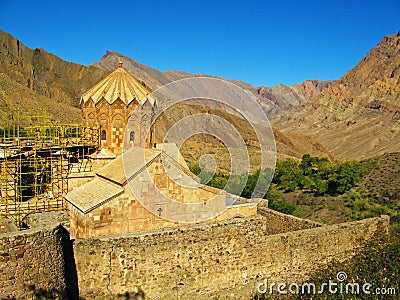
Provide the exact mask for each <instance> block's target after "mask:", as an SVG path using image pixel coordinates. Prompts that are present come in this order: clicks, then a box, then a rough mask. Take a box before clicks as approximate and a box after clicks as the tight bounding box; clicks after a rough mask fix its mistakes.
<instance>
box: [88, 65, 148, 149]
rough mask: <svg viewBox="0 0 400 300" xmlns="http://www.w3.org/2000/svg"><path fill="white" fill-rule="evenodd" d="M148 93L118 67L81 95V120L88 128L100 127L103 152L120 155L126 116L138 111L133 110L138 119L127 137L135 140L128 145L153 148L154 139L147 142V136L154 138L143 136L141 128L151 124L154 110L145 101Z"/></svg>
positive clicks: (126, 120) (126, 121) (127, 118)
mask: <svg viewBox="0 0 400 300" xmlns="http://www.w3.org/2000/svg"><path fill="white" fill-rule="evenodd" d="M149 93H150V92H149V91H148V90H147V89H146V88H145V87H144V86H142V85H141V84H140V83H139V82H138V81H136V80H135V79H134V78H133V77H132V76H131V75H130V74H129V73H128V72H126V71H125V70H124V69H123V68H122V65H120V66H119V67H118V68H117V69H116V70H115V71H114V72H112V73H111V74H110V75H108V76H107V77H106V78H104V79H103V80H102V81H100V82H99V83H98V84H96V85H95V86H94V87H92V88H91V89H90V90H88V91H87V92H86V93H84V94H83V95H82V97H81V107H82V120H83V122H84V123H85V124H86V125H88V126H98V127H99V128H100V140H101V142H100V145H101V148H102V149H106V150H110V151H112V152H113V153H115V154H121V153H122V149H123V146H124V144H123V141H124V133H125V129H126V126H127V123H128V120H129V117H130V116H131V115H132V113H133V112H134V111H135V110H136V109H137V108H140V110H137V111H136V114H137V118H136V119H135V120H134V121H133V122H134V123H133V124H132V125H133V126H132V125H131V124H130V128H133V129H132V133H129V134H131V137H134V139H132V141H131V144H132V145H135V146H142V145H145V146H147V147H151V146H152V144H153V138H152V139H151V140H150V136H154V135H151V134H150V133H149V134H143V129H142V128H143V127H144V126H145V125H146V124H145V123H146V122H149V121H150V119H151V116H152V111H153V105H148V104H149V101H146V96H147V95H148V94H149ZM131 122H132V121H131ZM151 131H154V129H153V128H152V130H151ZM127 138H128V139H129V137H127Z"/></svg>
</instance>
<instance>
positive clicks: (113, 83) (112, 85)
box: [81, 64, 150, 104]
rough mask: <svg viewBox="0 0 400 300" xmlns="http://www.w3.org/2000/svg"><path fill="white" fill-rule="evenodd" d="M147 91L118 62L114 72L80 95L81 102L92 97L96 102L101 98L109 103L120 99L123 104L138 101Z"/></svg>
mask: <svg viewBox="0 0 400 300" xmlns="http://www.w3.org/2000/svg"><path fill="white" fill-rule="evenodd" d="M149 93H150V92H149V91H148V90H147V89H146V88H145V87H144V86H142V85H141V84H140V83H139V82H138V81H136V80H135V79H134V78H133V77H132V76H131V75H130V74H129V73H128V72H127V71H125V70H124V68H122V64H120V66H119V67H118V68H117V69H116V70H115V71H114V72H112V73H111V74H110V75H108V76H107V77H106V78H104V79H103V80H102V81H100V82H99V83H98V84H96V85H95V86H93V87H92V88H91V89H90V90H89V91H87V92H86V93H84V94H83V95H82V97H81V103H85V102H86V101H89V100H90V99H92V100H93V102H94V103H95V104H96V103H97V102H99V101H100V100H101V99H103V98H104V99H105V100H106V101H107V102H108V103H110V104H113V103H114V102H115V101H116V100H118V99H121V100H122V102H124V103H125V104H129V103H130V102H132V101H133V100H134V99H136V100H137V101H138V102H139V103H140V102H141V101H142V100H143V99H144V98H145V97H146V96H147V95H148V94H149Z"/></svg>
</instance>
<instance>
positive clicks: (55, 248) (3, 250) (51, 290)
mask: <svg viewBox="0 0 400 300" xmlns="http://www.w3.org/2000/svg"><path fill="white" fill-rule="evenodd" d="M38 223H40V224H41V225H38V226H37V227H35V228H33V229H29V230H24V231H18V232H12V233H4V234H0V299H11V298H12V297H15V298H16V299H37V298H40V297H43V296H48V297H50V298H51V297H59V299H61V298H64V297H65V295H66V291H65V289H66V284H65V280H64V274H65V272H64V271H65V269H64V258H63V250H62V244H61V237H60V234H61V230H62V228H61V226H60V225H59V224H60V223H59V222H56V221H55V220H52V219H51V220H50V219H49V220H46V214H43V217H41V218H40V220H39V221H38ZM46 299H47V298H46ZM51 299H55V298H51Z"/></svg>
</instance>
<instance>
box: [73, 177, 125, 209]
mask: <svg viewBox="0 0 400 300" xmlns="http://www.w3.org/2000/svg"><path fill="white" fill-rule="evenodd" d="M123 192H124V190H123V189H122V188H121V187H120V186H118V185H116V184H113V183H112V182H110V181H107V180H104V179H101V178H95V179H93V180H92V181H89V182H88V183H86V184H84V185H82V186H80V187H77V188H75V189H73V190H72V191H71V192H69V193H68V194H67V195H66V196H65V199H66V200H67V201H68V202H70V203H71V204H72V205H74V206H75V207H77V208H78V209H79V210H81V211H82V212H83V213H87V212H89V211H91V210H93V209H94V208H96V207H98V206H100V205H101V204H103V203H105V202H107V201H109V200H111V199H113V198H115V197H117V196H119V195H121V194H122V193H123Z"/></svg>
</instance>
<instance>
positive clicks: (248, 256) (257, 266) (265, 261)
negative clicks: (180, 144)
mask: <svg viewBox="0 0 400 300" xmlns="http://www.w3.org/2000/svg"><path fill="white" fill-rule="evenodd" d="M388 226H389V219H388V217H381V218H372V219H367V220H363V221H358V222H350V223H343V224H338V225H331V226H320V225H319V224H317V223H314V222H310V221H304V220H302V219H298V218H294V217H290V216H286V215H283V214H279V213H276V212H273V211H270V210H268V209H263V210H260V214H259V215H257V216H254V217H249V218H244V219H234V220H230V221H223V222H218V223H214V224H201V225H193V226H188V227H182V228H174V229H164V230H158V231H154V232H147V233H142V234H126V235H120V236H109V237H102V238H93V239H86V240H84V239H82V240H75V242H74V253H75V261H76V267H77V273H78V282H79V287H80V295H81V297H83V298H85V299H93V298H96V299H110V298H115V297H117V296H118V295H120V296H121V297H126V296H127V295H130V296H143V297H144V296H145V297H150V299H154V298H156V297H157V295H159V296H160V297H161V299H177V297H178V296H180V295H182V299H212V298H213V297H215V296H218V297H222V298H221V299H226V298H228V297H233V299H250V298H251V296H252V295H254V293H255V292H256V288H257V285H258V283H261V282H262V281H263V280H264V278H269V279H270V280H304V279H305V278H306V276H307V275H308V274H310V273H311V272H313V271H315V270H316V269H317V268H320V267H321V266H323V265H326V264H327V263H328V262H330V261H332V260H333V259H335V260H339V261H342V260H345V259H348V258H350V257H351V256H352V255H354V254H355V252H356V250H357V249H358V248H359V247H360V246H361V245H362V244H363V243H365V242H366V241H367V240H368V239H370V238H371V237H373V235H374V234H375V233H377V232H382V231H383V232H386V231H387V230H388ZM289 230H296V231H289ZM146 299H147V298H146Z"/></svg>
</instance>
